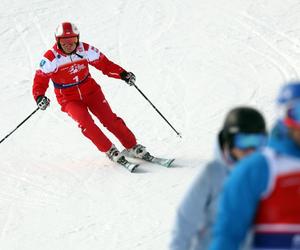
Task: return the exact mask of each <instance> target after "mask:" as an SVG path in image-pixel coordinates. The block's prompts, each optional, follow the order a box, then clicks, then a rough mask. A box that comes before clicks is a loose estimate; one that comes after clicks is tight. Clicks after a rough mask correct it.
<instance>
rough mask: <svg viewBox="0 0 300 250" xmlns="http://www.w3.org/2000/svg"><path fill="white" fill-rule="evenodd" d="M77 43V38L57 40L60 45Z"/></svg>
mask: <svg viewBox="0 0 300 250" xmlns="http://www.w3.org/2000/svg"><path fill="white" fill-rule="evenodd" d="M77 42H78V37H77V36H73V37H63V38H59V43H60V44H73V43H77Z"/></svg>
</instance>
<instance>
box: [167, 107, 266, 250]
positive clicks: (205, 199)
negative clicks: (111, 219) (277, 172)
mask: <svg viewBox="0 0 300 250" xmlns="http://www.w3.org/2000/svg"><path fill="white" fill-rule="evenodd" d="M266 140H267V136H266V125H265V121H264V118H263V116H262V115H261V114H260V113H259V112H258V111H257V110H255V109H253V108H250V107H237V108H235V109H233V110H231V111H230V112H229V113H228V114H227V116H226V118H225V122H224V125H223V127H222V129H221V131H220V132H219V134H218V137H217V149H216V156H215V158H214V159H213V160H212V161H211V162H209V163H208V164H207V165H206V166H205V168H204V170H203V171H202V172H201V173H200V174H199V175H198V176H197V177H196V179H195V180H194V182H193V184H192V186H191V187H190V189H189V190H188V192H187V193H186V195H185V197H184V199H183V201H182V203H181V204H180V206H179V208H178V211H177V215H176V221H175V225H174V229H173V232H172V238H171V243H170V249H171V250H190V249H193V250H194V249H195V250H200V249H208V245H209V242H210V241H211V228H212V224H213V223H214V221H215V210H216V204H217V198H218V196H219V193H220V191H221V189H222V186H223V182H224V179H225V178H226V177H227V175H228V174H229V171H230V168H231V166H232V165H233V164H234V163H235V162H237V161H238V160H240V159H241V158H243V157H244V156H245V155H247V154H249V153H251V152H253V151H254V150H255V149H257V148H259V147H261V146H263V145H265V143H266Z"/></svg>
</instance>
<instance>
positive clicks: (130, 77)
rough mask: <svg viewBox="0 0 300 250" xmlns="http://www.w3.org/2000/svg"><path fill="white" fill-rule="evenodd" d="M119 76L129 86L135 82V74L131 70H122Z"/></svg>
mask: <svg viewBox="0 0 300 250" xmlns="http://www.w3.org/2000/svg"><path fill="white" fill-rule="evenodd" d="M120 77H121V79H122V80H123V81H125V82H127V84H128V85H129V86H132V85H134V84H135V75H134V74H133V73H132V72H127V71H123V72H121V74H120Z"/></svg>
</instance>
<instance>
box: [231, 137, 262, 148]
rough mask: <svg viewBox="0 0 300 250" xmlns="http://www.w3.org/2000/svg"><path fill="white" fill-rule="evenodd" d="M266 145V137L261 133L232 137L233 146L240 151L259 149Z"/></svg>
mask: <svg viewBox="0 0 300 250" xmlns="http://www.w3.org/2000/svg"><path fill="white" fill-rule="evenodd" d="M266 143H267V136H266V135H265V134H263V133H255V134H246V133H238V134H235V135H234V137H233V144H234V147H235V148H239V149H242V150H245V149H249V148H261V147H263V146H265V145H266Z"/></svg>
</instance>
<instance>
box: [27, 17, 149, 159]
mask: <svg viewBox="0 0 300 250" xmlns="http://www.w3.org/2000/svg"><path fill="white" fill-rule="evenodd" d="M55 38H56V43H55V45H54V46H53V47H52V49H50V50H48V51H47V52H46V53H45V54H44V57H43V59H42V60H41V62H40V68H39V69H38V70H37V71H36V73H35V77H34V82H33V89H32V93H33V96H34V99H35V100H36V102H37V105H38V107H39V108H40V109H41V110H45V109H46V108H47V107H48V106H49V103H50V100H49V99H48V98H47V97H46V96H45V92H46V90H47V88H48V86H49V80H50V79H51V80H52V82H53V84H54V91H55V95H56V98H57V101H58V103H59V104H60V106H61V110H62V111H64V112H66V113H67V114H68V115H69V116H70V117H71V118H72V119H73V120H74V121H76V122H77V123H78V126H79V127H80V128H81V131H82V133H83V134H84V136H86V137H87V138H88V139H90V140H91V141H92V142H93V143H94V145H95V146H96V147H97V148H98V149H99V150H100V151H101V152H105V153H106V154H107V155H108V157H109V158H110V159H111V160H113V161H118V160H119V158H120V157H122V156H121V154H120V152H119V151H118V150H117V149H116V147H115V146H114V145H113V143H112V142H111V141H110V140H109V139H108V138H107V137H106V136H105V134H104V133H103V132H102V131H101V130H100V128H99V127H98V126H97V125H96V124H95V123H94V121H93V119H92V116H91V114H90V112H91V113H93V114H94V115H95V116H96V117H97V118H98V119H99V121H100V122H101V123H102V124H103V125H104V126H105V127H106V128H107V129H108V130H109V131H110V132H111V133H112V134H114V135H115V136H116V137H117V138H118V140H119V141H120V142H121V143H122V145H123V146H124V147H125V148H126V149H127V150H128V151H131V153H135V155H134V156H135V157H140V158H141V157H142V156H143V155H144V154H145V153H146V149H145V147H144V146H142V145H140V144H137V142H136V138H135V136H134V134H133V133H132V132H131V131H130V129H129V128H128V127H127V126H126V124H125V123H124V121H123V120H122V119H121V118H120V117H118V116H117V115H116V114H115V113H113V112H112V110H111V108H110V106H109V104H108V102H107V100H106V99H105V97H104V94H103V92H102V90H101V87H100V86H99V85H98V84H97V82H96V81H95V80H94V79H93V78H92V77H91V75H90V72H89V65H92V66H94V67H95V68H97V69H99V70H101V71H102V73H103V74H105V75H107V76H109V77H113V78H117V79H122V80H124V81H125V82H127V83H128V84H129V85H130V86H131V85H133V84H134V83H135V75H134V74H133V73H131V72H127V71H126V70H124V69H123V68H122V67H120V66H118V65H117V64H115V63H113V62H111V61H110V60H108V59H107V57H106V56H105V55H104V54H102V53H101V52H100V51H99V50H98V49H97V48H95V47H93V46H91V45H89V44H87V43H83V42H80V41H79V31H78V29H77V27H76V26H75V25H74V24H72V23H69V22H65V23H62V24H60V25H59V26H58V27H57V29H56V32H55ZM138 154H139V155H138Z"/></svg>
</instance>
